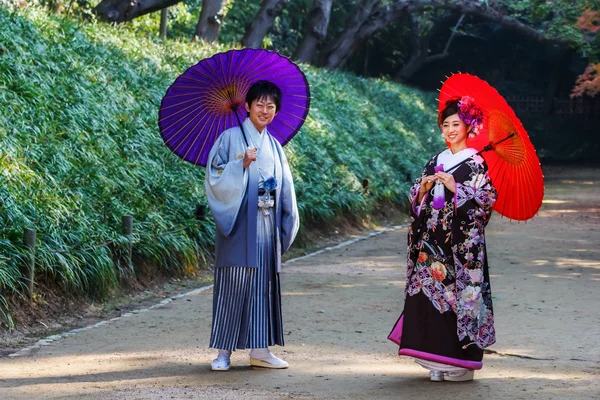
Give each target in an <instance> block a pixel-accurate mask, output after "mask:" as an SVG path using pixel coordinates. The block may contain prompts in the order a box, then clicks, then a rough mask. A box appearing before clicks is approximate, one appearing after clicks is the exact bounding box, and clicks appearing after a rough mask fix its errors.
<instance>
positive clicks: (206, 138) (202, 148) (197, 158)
mask: <svg viewBox="0 0 600 400" xmlns="http://www.w3.org/2000/svg"><path fill="white" fill-rule="evenodd" d="M213 124H214V119H213ZM219 127H220V125H219ZM202 129H204V128H202ZM210 131H211V132H217V133H218V134H220V133H222V132H219V130H216V131H213V130H212V126H211V129H210ZM210 136H213V135H212V134H211V135H205V137H204V141H203V142H202V146H200V150H199V151H198V155H197V156H196V160H195V162H194V164H198V163H199V162H200V157H201V156H202V151H203V150H204V146H206V141H207V140H208V139H209V137H210ZM198 137H199V136H196V139H195V140H194V143H192V146H190V147H189V149H188V151H189V150H191V149H192V147H193V146H194V145H195V143H196V140H198ZM216 141H217V139H216V137H215V142H216ZM213 145H214V142H213ZM206 161H208V160H206Z"/></svg>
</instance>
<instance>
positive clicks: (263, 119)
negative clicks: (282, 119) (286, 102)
mask: <svg viewBox="0 0 600 400" xmlns="http://www.w3.org/2000/svg"><path fill="white" fill-rule="evenodd" d="M276 110H277V106H276V105H275V102H274V101H273V99H272V98H271V97H265V98H261V99H256V100H254V101H253V102H252V105H248V103H246V111H248V114H249V117H250V121H251V122H252V123H253V124H254V126H255V127H256V129H258V131H259V132H262V131H263V129H265V127H266V126H267V125H269V124H270V123H271V122H272V121H273V118H275V115H277V111H276Z"/></svg>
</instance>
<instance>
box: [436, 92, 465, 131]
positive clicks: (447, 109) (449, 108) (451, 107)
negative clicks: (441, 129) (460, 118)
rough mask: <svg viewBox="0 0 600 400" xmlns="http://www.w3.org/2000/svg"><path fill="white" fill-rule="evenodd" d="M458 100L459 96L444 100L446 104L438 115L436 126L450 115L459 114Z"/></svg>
mask: <svg viewBox="0 0 600 400" xmlns="http://www.w3.org/2000/svg"><path fill="white" fill-rule="evenodd" d="M459 101H460V97H457V98H454V99H450V100H448V101H446V105H445V106H444V109H443V110H442V112H440V113H439V115H438V126H442V124H443V123H444V120H445V119H446V118H448V117H449V116H451V115H454V114H460V109H459V108H458V102H459Z"/></svg>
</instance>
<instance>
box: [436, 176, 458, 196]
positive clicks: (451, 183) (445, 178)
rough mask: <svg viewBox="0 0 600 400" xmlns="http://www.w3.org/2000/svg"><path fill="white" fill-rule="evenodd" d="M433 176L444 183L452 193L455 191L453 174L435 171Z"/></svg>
mask: <svg viewBox="0 0 600 400" xmlns="http://www.w3.org/2000/svg"><path fill="white" fill-rule="evenodd" d="M435 176H436V177H437V179H438V180H439V181H440V182H442V183H443V184H444V186H446V187H447V188H448V190H449V191H451V192H452V193H456V182H455V181H454V176H453V175H452V174H449V173H447V172H442V171H439V172H436V173H435Z"/></svg>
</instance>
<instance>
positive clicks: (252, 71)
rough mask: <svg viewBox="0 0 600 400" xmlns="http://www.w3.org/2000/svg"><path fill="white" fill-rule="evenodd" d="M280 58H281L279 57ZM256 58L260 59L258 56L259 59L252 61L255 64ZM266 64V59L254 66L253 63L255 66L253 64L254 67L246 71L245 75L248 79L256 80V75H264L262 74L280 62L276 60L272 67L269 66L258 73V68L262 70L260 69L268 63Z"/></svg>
mask: <svg viewBox="0 0 600 400" xmlns="http://www.w3.org/2000/svg"><path fill="white" fill-rule="evenodd" d="M259 54H260V53H259ZM278 56H279V55H278ZM279 57H281V56H279ZM256 58H258V56H257V57H255V58H254V60H252V61H253V62H254V61H255V60H256ZM266 62H267V58H264V59H262V60H260V62H259V63H258V64H254V63H253V64H252V67H251V68H250V69H249V70H245V71H244V73H245V75H246V77H247V78H248V79H253V78H254V77H255V76H256V75H258V74H262V73H265V71H266V70H267V68H270V67H271V65H273V64H275V63H277V62H279V60H276V61H274V62H273V63H272V64H271V65H269V66H268V67H264V68H262V69H261V70H260V71H257V69H258V68H260V67H261V66H262V65H263V64H264V63H266Z"/></svg>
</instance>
